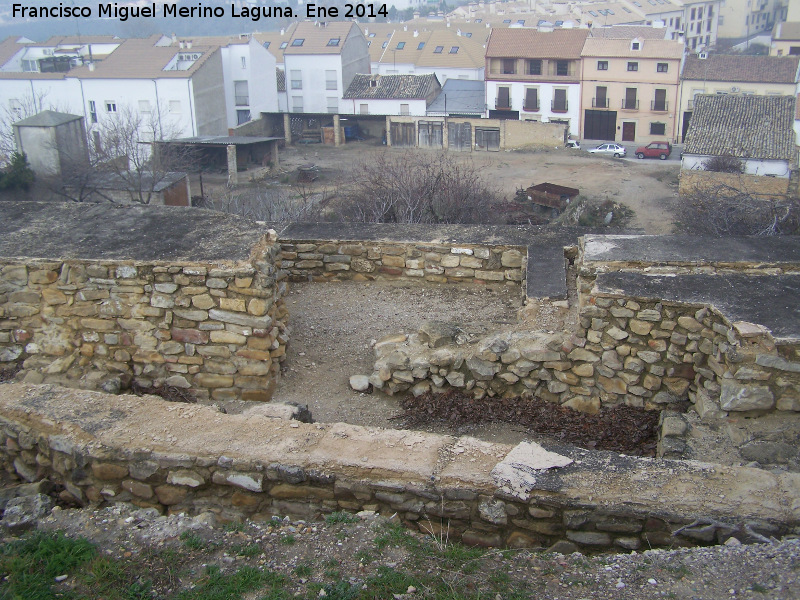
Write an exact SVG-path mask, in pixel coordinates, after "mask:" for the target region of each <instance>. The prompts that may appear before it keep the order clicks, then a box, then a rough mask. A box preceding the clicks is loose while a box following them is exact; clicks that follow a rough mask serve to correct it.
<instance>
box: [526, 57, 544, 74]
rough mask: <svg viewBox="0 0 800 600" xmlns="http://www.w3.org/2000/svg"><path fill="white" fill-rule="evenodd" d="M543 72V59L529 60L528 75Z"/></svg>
mask: <svg viewBox="0 0 800 600" xmlns="http://www.w3.org/2000/svg"><path fill="white" fill-rule="evenodd" d="M541 74H542V61H540V60H529V61H528V75H541Z"/></svg>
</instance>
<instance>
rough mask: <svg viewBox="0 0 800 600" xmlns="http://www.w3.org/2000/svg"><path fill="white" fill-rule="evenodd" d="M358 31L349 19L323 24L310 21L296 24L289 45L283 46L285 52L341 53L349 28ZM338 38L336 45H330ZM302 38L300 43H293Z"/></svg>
mask: <svg viewBox="0 0 800 600" xmlns="http://www.w3.org/2000/svg"><path fill="white" fill-rule="evenodd" d="M353 28H355V29H356V30H357V31H360V30H359V29H358V27H356V25H355V24H353V23H351V22H349V21H346V22H344V21H332V22H329V23H327V24H326V25H325V26H319V25H316V24H314V23H312V22H310V21H302V22H300V23H298V24H297V27H296V28H295V30H294V32H293V33H292V37H291V39H290V40H289V45H288V46H286V48H284V50H283V53H284V55H286V54H341V52H342V47H343V46H344V41H345V39H347V36H348V35H350V31H351V29H353ZM336 38H338V39H339V43H338V44H337V45H335V46H334V45H330V41H331V40H333V39H336ZM299 40H303V43H302V45H300V46H296V45H294V44H295V42H296V41H299Z"/></svg>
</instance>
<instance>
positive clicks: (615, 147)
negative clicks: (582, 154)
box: [589, 144, 628, 158]
mask: <svg viewBox="0 0 800 600" xmlns="http://www.w3.org/2000/svg"><path fill="white" fill-rule="evenodd" d="M589 152H591V153H592V154H608V155H611V156H613V157H614V158H622V157H623V156H625V155H626V154H627V152H628V151H627V150H625V147H624V146H620V145H619V144H600V145H599V146H598V147H597V148H592V149H591V150H589Z"/></svg>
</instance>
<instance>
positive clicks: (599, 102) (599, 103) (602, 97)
mask: <svg viewBox="0 0 800 600" xmlns="http://www.w3.org/2000/svg"><path fill="white" fill-rule="evenodd" d="M592 107H593V108H608V88H607V87H606V86H603V85H598V86H596V87H595V93H594V100H592Z"/></svg>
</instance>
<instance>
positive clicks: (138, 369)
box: [0, 207, 289, 401]
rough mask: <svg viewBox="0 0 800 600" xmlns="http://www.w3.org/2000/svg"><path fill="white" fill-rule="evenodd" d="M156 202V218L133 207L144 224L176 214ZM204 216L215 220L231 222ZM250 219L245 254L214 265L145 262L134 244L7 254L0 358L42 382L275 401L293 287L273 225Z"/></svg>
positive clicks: (1, 286)
mask: <svg viewBox="0 0 800 600" xmlns="http://www.w3.org/2000/svg"><path fill="white" fill-rule="evenodd" d="M147 208H148V209H150V210H152V211H154V214H148V215H135V219H136V220H138V221H139V222H140V223H139V224H140V225H141V222H142V221H144V220H145V219H146V218H149V219H150V220H152V219H154V218H155V219H158V218H159V217H160V218H164V219H166V218H169V217H172V216H173V213H172V211H165V210H164V209H156V208H154V207H147ZM107 210H112V211H113V210H114V209H107ZM200 212H201V213H202V212H203V211H200ZM201 216H205V217H206V219H207V222H205V223H203V225H204V226H211V227H213V226H219V224H220V223H219V221H220V220H224V219H225V217H221V216H216V215H213V214H207V215H201ZM105 225H106V226H108V227H109V228H111V227H112V226H111V224H110V223H108V222H106V223H105ZM236 225H239V223H237V224H236ZM248 226H249V227H250V229H251V233H252V235H251V236H250V240H249V241H250V244H251V245H250V246H249V247H247V248H245V249H244V250H243V253H242V251H239V254H240V255H241V256H240V257H236V256H233V257H231V256H230V255H227V254H226V253H224V252H223V253H220V255H219V258H218V259H217V260H213V261H212V260H200V261H187V260H184V259H182V257H180V258H178V259H176V260H137V247H136V246H135V245H134V246H133V247H131V248H130V249H129V253H128V256H129V257H130V258H129V259H128V260H121V259H114V260H103V259H102V258H94V256H92V249H91V248H88V249H87V248H79V254H78V256H77V257H75V258H62V259H58V260H43V259H38V258H33V259H11V258H5V259H0V361H2V363H11V362H16V363H19V364H21V366H22V370H23V375H24V378H25V380H26V381H29V382H33V383H41V382H46V383H58V384H61V385H66V386H70V387H83V388H88V389H99V388H101V387H102V388H103V389H106V390H107V391H111V392H112V393H113V392H116V391H119V388H120V384H121V382H125V381H128V382H130V381H131V379H133V380H135V381H136V382H137V383H139V384H142V385H145V386H149V385H153V384H156V385H162V384H167V385H171V386H175V387H179V388H184V389H187V390H189V391H190V392H191V393H193V394H194V395H196V396H197V397H199V398H210V399H214V400H227V399H231V398H238V399H244V400H262V401H267V400H269V399H270V397H271V396H272V392H273V390H274V388H275V384H276V382H277V378H278V375H279V370H280V362H281V361H282V360H283V358H284V356H285V352H286V343H287V342H288V338H289V331H288V313H287V310H286V307H285V304H284V300H283V297H284V295H285V294H286V286H287V284H286V278H285V276H284V275H283V274H282V273H279V272H278V271H277V270H276V268H275V261H276V259H277V255H278V252H279V250H278V246H277V245H276V244H275V241H276V237H275V235H274V232H272V237H270V235H269V234H267V233H266V230H263V231H262V232H256V231H253V227H252V225H248ZM137 230H138V231H141V227H139V228H137ZM67 248H69V246H68V245H67ZM67 252H69V250H67ZM86 254H89V256H90V257H89V258H82V255H84V256H85V255H86ZM102 254H103V252H102V249H101V251H100V252H99V253H96V254H95V256H101V255H102Z"/></svg>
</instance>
